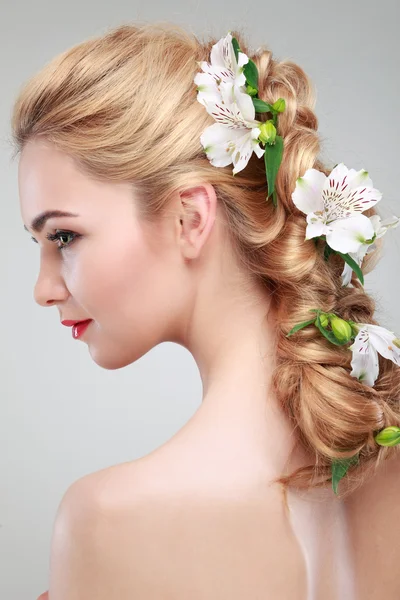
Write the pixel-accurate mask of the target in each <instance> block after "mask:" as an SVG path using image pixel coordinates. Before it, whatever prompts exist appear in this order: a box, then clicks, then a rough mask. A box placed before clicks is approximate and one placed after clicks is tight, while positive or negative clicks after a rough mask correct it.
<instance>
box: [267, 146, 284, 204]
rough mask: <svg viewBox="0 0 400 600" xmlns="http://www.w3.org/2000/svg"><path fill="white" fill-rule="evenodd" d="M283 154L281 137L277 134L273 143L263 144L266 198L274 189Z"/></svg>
mask: <svg viewBox="0 0 400 600" xmlns="http://www.w3.org/2000/svg"><path fill="white" fill-rule="evenodd" d="M282 155H283V138H282V137H281V136H280V135H277V136H276V138H275V144H273V145H271V146H270V145H269V144H266V145H265V152H264V162H265V170H266V173H267V182H268V196H267V199H268V198H269V197H270V196H271V194H272V193H273V192H274V190H275V179H276V175H277V173H278V170H279V166H280V164H281V162H282Z"/></svg>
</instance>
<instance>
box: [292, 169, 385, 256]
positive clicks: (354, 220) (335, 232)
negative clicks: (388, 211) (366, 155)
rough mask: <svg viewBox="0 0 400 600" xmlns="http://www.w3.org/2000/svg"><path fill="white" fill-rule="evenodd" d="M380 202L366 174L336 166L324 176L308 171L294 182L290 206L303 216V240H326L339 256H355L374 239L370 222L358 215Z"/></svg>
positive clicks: (315, 170)
mask: <svg viewBox="0 0 400 600" xmlns="http://www.w3.org/2000/svg"><path fill="white" fill-rule="evenodd" d="M381 198H382V194H381V192H379V190H377V189H375V188H374V187H373V184H372V181H371V179H370V178H369V176H368V171H365V169H361V170H360V171H355V169H348V168H347V167H346V166H345V165H344V164H343V163H339V164H338V165H336V167H335V168H334V169H333V170H332V171H331V173H330V174H329V175H328V176H326V175H325V174H324V173H322V172H321V171H318V170H317V169H308V170H307V171H306V173H305V174H304V175H303V176H302V177H299V178H298V179H297V181H296V188H295V190H294V192H293V194H292V199H293V202H294V204H295V205H296V206H297V208H298V209H299V210H301V211H302V212H303V213H305V214H306V215H307V230H306V238H305V239H306V240H309V239H311V238H313V237H318V236H320V235H325V236H326V242H327V244H328V245H329V246H330V247H331V248H332V249H333V250H337V251H339V252H342V253H348V252H349V253H350V252H353V253H357V252H358V251H359V250H360V248H361V246H362V245H363V244H365V243H367V245H368V240H371V238H372V237H373V235H374V227H373V223H372V222H371V220H370V219H369V218H368V217H367V216H365V215H362V214H360V213H362V212H363V211H365V210H367V209H369V208H371V207H372V206H374V205H375V204H376V203H377V202H379V200H380V199H381Z"/></svg>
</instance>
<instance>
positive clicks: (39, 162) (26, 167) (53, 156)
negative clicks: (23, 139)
mask: <svg viewBox="0 0 400 600" xmlns="http://www.w3.org/2000/svg"><path fill="white" fill-rule="evenodd" d="M89 182H90V180H89V178H87V177H85V175H84V174H83V173H81V172H80V171H79V169H78V168H77V166H76V165H75V163H74V161H73V160H72V159H71V158H70V157H69V156H68V155H66V154H65V153H63V152H61V151H60V150H58V149H57V148H55V147H54V146H53V145H51V144H50V143H49V142H46V141H43V140H41V141H37V140H35V141H29V142H28V143H27V144H26V146H25V147H24V148H23V150H22V152H21V156H20V161H19V165H18V189H19V199H20V204H21V211H22V212H23V213H26V214H29V215H33V214H36V213H37V212H39V211H43V210H46V209H56V208H59V205H61V204H64V203H65V201H66V200H67V199H68V198H72V197H73V196H74V194H73V193H71V192H73V191H74V190H75V191H76V189H77V188H78V187H79V188H80V187H82V186H87V185H88V184H89Z"/></svg>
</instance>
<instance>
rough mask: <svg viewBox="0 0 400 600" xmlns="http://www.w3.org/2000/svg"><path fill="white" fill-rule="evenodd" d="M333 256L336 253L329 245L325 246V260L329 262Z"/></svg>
mask: <svg viewBox="0 0 400 600" xmlns="http://www.w3.org/2000/svg"><path fill="white" fill-rule="evenodd" d="M331 254H335V251H334V250H333V249H332V248H331V247H330V246H329V245H328V244H325V248H324V259H325V260H326V261H327V260H328V258H329V257H330V255H331Z"/></svg>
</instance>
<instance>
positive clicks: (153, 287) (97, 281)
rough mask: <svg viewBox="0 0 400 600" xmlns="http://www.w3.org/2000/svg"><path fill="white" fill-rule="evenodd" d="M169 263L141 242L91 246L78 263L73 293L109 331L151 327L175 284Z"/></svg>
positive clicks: (116, 242) (82, 254) (81, 254)
mask: <svg viewBox="0 0 400 600" xmlns="http://www.w3.org/2000/svg"><path fill="white" fill-rule="evenodd" d="M167 260H168V259H167V257H165V256H164V257H163V256H161V255H156V254H155V253H154V252H152V251H151V250H150V249H149V248H147V247H146V245H145V244H144V243H142V242H141V241H140V240H138V239H136V240H133V241H132V240H131V239H128V240H126V239H125V240H123V239H119V240H113V242H112V243H107V244H105V243H103V244H102V245H101V246H100V247H99V246H96V248H95V247H94V246H93V247H91V248H89V245H88V247H87V248H86V249H85V252H81V253H80V255H79V258H78V260H77V262H76V264H75V276H74V277H73V278H72V280H73V281H74V284H75V285H73V286H72V287H73V288H74V289H73V290H72V289H71V288H70V291H71V294H72V295H73V296H74V297H75V299H76V300H77V302H78V303H79V304H81V305H82V306H83V307H84V308H85V310H86V312H87V313H88V314H89V315H90V316H91V317H92V318H93V319H94V320H96V321H98V323H99V325H100V326H104V327H105V328H106V327H108V326H110V327H111V328H112V329H113V330H115V329H120V327H119V326H120V325H121V327H126V326H127V325H128V323H129V322H131V323H135V324H136V326H137V323H138V321H139V322H143V323H147V324H148V323H149V320H150V321H151V319H152V318H154V316H155V313H156V311H157V307H158V308H160V305H161V307H162V302H161V300H162V298H165V300H166V299H167V298H166V297H167V296H168V293H169V290H171V286H172V285H173V281H171V279H172V273H171V267H168V264H167ZM78 261H79V264H78Z"/></svg>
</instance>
